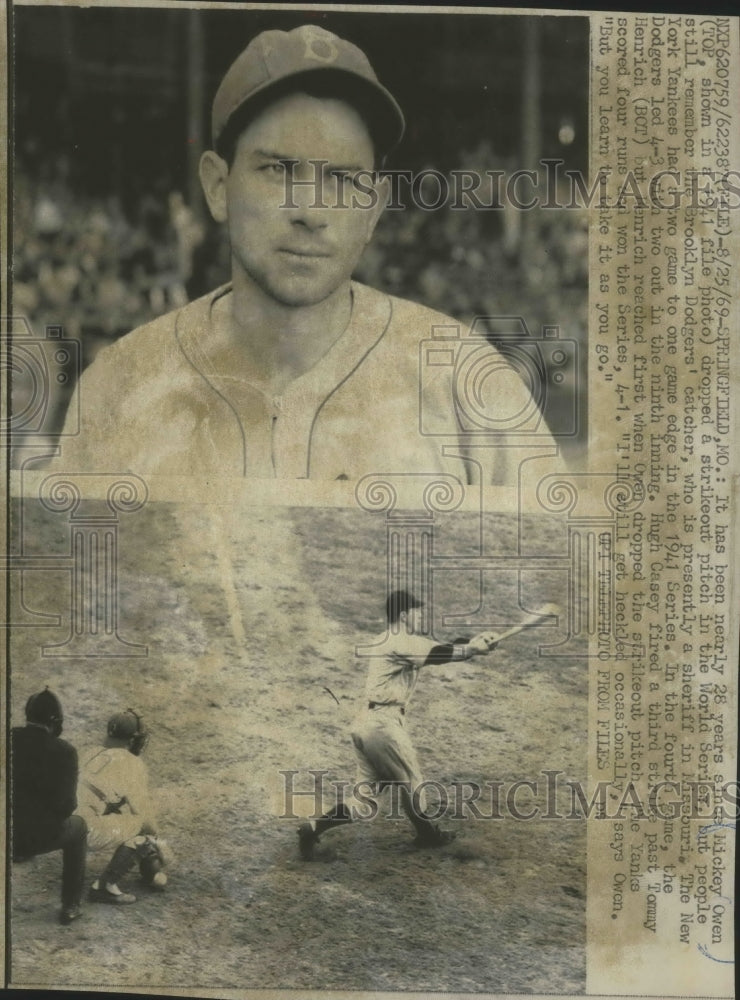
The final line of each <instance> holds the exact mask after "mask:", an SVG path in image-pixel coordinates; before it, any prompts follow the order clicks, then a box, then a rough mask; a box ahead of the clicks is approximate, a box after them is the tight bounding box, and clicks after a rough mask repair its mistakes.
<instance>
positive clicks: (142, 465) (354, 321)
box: [52, 282, 562, 486]
mask: <svg viewBox="0 0 740 1000" xmlns="http://www.w3.org/2000/svg"><path fill="white" fill-rule="evenodd" d="M351 287H352V312H351V319H350V323H349V325H348V327H347V329H346V330H345V332H344V333H343V334H342V336H340V337H339V338H338V340H337V341H336V342H335V343H334V344H333V346H332V347H331V348H330V349H329V350H328V351H327V353H326V354H325V355H324V356H323V357H322V358H321V359H320V360H319V361H318V362H317V363H316V364H315V365H314V366H313V367H312V368H311V369H310V370H309V371H307V372H305V373H304V374H303V375H301V376H300V377H298V378H296V379H295V380H293V381H292V382H291V383H290V384H289V385H288V387H287V388H286V389H285V391H284V393H283V394H282V396H280V397H269V396H267V395H266V394H265V392H264V391H263V388H262V387H260V386H259V385H258V384H257V382H258V379H257V378H256V376H253V375H252V373H250V371H249V370H248V368H247V366H246V361H245V363H244V366H242V367H241V368H240V369H239V370H235V368H234V365H233V357H232V359H231V364H230V365H229V367H228V368H225V367H224V362H219V361H218V360H217V358H215V357H213V356H211V354H209V345H211V344H212V343H213V341H214V339H215V336H214V330H215V329H216V322H215V317H214V307H215V305H216V303H217V302H219V301H220V300H221V299H223V297H224V296H229V295H230V294H231V287H230V286H229V285H226V286H224V287H222V288H220V289H218V290H217V291H215V292H213V293H211V294H210V295H207V296H205V297H203V298H201V299H198V300H197V301H195V302H193V303H191V304H190V305H188V306H186V307H184V308H182V309H179V310H177V311H175V312H173V313H169V314H168V315H166V316H163V317H161V318H160V319H158V320H155V321H154V322H153V323H150V324H148V325H146V326H144V327H140V328H139V329H137V330H135V331H134V332H133V333H130V334H129V335H128V336H125V337H123V338H121V339H120V340H119V341H117V342H116V343H114V344H112V345H111V346H110V347H108V348H106V349H105V350H104V351H102V352H101V353H100V354H99V356H98V357H97V358H96V360H95V361H94V363H93V364H92V365H91V366H90V367H89V368H88V369H87V370H86V371H85V372H84V374H83V375H82V378H81V380H80V383H79V385H78V387H77V389H76V391H75V394H74V396H73V399H72V402H71V404H70V407H69V410H68V415H67V420H66V423H65V428H64V435H63V436H62V438H61V449H62V450H61V456H60V457H59V458H57V459H56V460H55V461H54V463H53V465H52V471H55V472H61V471H65V472H100V473H104V472H112V473H125V472H130V473H138V474H141V475H172V476H188V477H196V478H201V479H205V478H212V477H219V476H223V477H241V476H247V477H257V478H267V479H272V478H279V479H282V478H287V479H301V478H310V479H319V480H333V479H349V480H358V479H360V478H362V477H363V476H365V475H370V474H380V473H394V472H396V473H398V472H401V473H406V474H414V473H432V474H437V473H448V474H453V475H455V476H457V477H458V478H459V479H460V480H461V481H462V482H463V483H483V484H503V485H511V486H515V485H516V483H517V468H518V462H519V460H520V459H521V458H522V457H528V458H532V457H533V456H534V457H541V458H542V459H543V461H546V466H545V467H543V469H542V472H543V474H547V473H548V472H552V471H562V468H561V466H560V462H559V460H558V459H556V457H555V456H556V455H557V446H556V445H555V442H554V440H553V438H552V437H551V435H550V433H549V431H548V428H547V425H546V423H545V422H544V420H543V419H542V417H541V414H540V411H539V409H538V408H537V406H536V405H535V404H534V401H533V396H532V394H531V393H530V390H529V389H528V388H527V387H526V386H525V384H524V382H523V380H522V378H521V377H520V376H519V375H518V374H517V372H515V371H514V370H513V369H512V368H511V367H510V366H509V365H507V364H506V362H505V361H504V359H503V358H502V356H501V355H500V354H499V353H498V352H497V351H496V350H495V349H494V348H493V347H491V346H490V345H489V344H488V343H487V342H486V341H485V340H481V339H478V340H477V341H475V342H472V341H471V342H469V341H468V340H467V331H466V330H465V328H464V327H462V326H461V324H459V323H457V322H456V321H455V320H453V319H451V318H450V317H449V316H445V315H443V314H441V313H437V312H434V311H432V310H430V309H426V308H424V307H423V306H419V305H416V304H415V303H412V302H407V301H405V300H402V299H398V298H395V297H393V296H389V295H385V294H383V293H381V292H378V291H375V290H374V289H371V288H368V287H367V286H365V285H361V284H359V283H357V282H353V283H352V286H351ZM224 304H225V303H221V305H224ZM212 353H213V352H212ZM460 362H462V368H460ZM492 387H493V388H492ZM491 391H493V392H494V397H493V400H492V399H491V395H490V394H491ZM481 406H485V407H486V413H481V412H480V408H481ZM487 414H488V416H490V417H491V418H492V419H494V418H495V420H498V418H499V417H501V418H502V419H501V421H499V422H498V423H496V424H495V428H496V431H495V435H494V437H493V438H492V437H491V434H490V431H491V428H492V427H493V426H494V425H493V424H490V423H487V422H486V415H487ZM491 441H494V442H495V448H490V447H488V446H487V445H486V442H489V443H490V442H491ZM482 445H483V446H484V447H481V446H482ZM522 449H524V451H522Z"/></svg>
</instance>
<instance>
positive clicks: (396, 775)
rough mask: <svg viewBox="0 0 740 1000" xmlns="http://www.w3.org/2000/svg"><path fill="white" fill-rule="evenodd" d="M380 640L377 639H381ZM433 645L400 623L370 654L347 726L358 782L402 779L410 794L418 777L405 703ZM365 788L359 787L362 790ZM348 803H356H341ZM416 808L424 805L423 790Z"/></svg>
mask: <svg viewBox="0 0 740 1000" xmlns="http://www.w3.org/2000/svg"><path fill="white" fill-rule="evenodd" d="M380 641H382V639H381V640H380ZM437 645H438V644H437V643H436V642H434V641H433V640H431V639H428V638H425V637H424V636H420V635H409V634H408V633H407V632H406V629H405V628H404V627H402V629H401V631H400V632H399V633H398V635H389V636H388V637H387V639H386V641H385V642H383V645H382V646H378V653H377V655H375V656H372V657H370V659H369V666H368V674H367V682H366V685H365V704H364V705H363V708H362V710H361V711H360V713H359V715H358V716H357V718H356V719H355V721H354V723H353V725H352V730H351V733H352V742H353V743H354V745H355V751H356V753H357V760H358V770H357V781H358V784H359V783H360V782H368V783H370V784H371V785H373V786H375V788H376V790H377V792H378V793H380V792H381V791H382V790H383V788H384V787H385V785H386V784H387V783H389V782H407V783H408V785H409V788H410V791H411V794H412V795H413V793H414V790H415V789H417V788H418V787H419V785H421V783H422V782H423V780H424V779H423V777H422V774H421V768H420V767H419V762H418V759H417V756H416V751H415V749H414V747H413V744H412V743H411V739H410V737H409V735H408V732H407V730H406V708H407V706H408V704H409V702H410V701H411V697H412V695H413V692H414V688H415V687H416V683H417V681H418V679H419V669H420V667H421V666H422V665H423V664H424V663H425V661H426V659H427V657H428V655H429V653H430V651H431V650H432V649H433V648H434V647H435V646H437ZM363 791H364V789H363ZM345 804H346V805H348V806H350V807H351V805H354V804H355V803H350V802H349V801H348V802H347V803H345ZM415 807H416V808H417V809H420V810H421V811H423V810H425V808H426V799H425V796H424V793H423V789H422V791H421V794H420V795H419V797H418V799H417V802H416V803H415Z"/></svg>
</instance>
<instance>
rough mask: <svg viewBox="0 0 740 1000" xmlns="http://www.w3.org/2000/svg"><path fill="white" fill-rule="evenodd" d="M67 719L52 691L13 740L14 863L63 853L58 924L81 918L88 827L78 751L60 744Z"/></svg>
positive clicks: (37, 697) (29, 711)
mask: <svg viewBox="0 0 740 1000" xmlns="http://www.w3.org/2000/svg"><path fill="white" fill-rule="evenodd" d="M63 727H64V713H63V711H62V705H61V702H60V701H59V699H58V698H57V696H56V695H55V694H54V692H53V691H50V690H49V688H48V687H47V688H45V689H44V690H43V691H40V692H38V694H32V695H31V697H30V698H29V699H28V701H27V702H26V725H25V726H17V727H15V728H14V729H13V731H12V734H11V750H10V764H11V778H10V790H11V801H12V812H11V838H12V850H13V860H14V861H24V860H27V859H29V858H32V857H34V856H35V855H37V854H48V853H51V852H52V851H61V852H62V907H61V910H60V912H59V921H60V923H62V924H71V923H72V922H73V921H75V920H77V919H78V918H79V917H81V916H82V908H81V901H82V890H83V885H84V881H85V863H86V857H87V826H86V824H85V820H84V819H83V818H82V816H81V815H78V814H77V813H76V809H77V778H78V759H77V751H76V750H75V748H74V747H73V746H72V745H71V744H70V743H67V741H66V740H63V739H61V734H62V731H63Z"/></svg>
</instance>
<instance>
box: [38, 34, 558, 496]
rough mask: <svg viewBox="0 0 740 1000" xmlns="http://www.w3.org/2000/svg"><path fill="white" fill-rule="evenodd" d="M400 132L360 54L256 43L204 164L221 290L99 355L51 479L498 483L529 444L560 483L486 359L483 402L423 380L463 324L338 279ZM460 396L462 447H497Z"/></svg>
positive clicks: (511, 391) (393, 107)
mask: <svg viewBox="0 0 740 1000" xmlns="http://www.w3.org/2000/svg"><path fill="white" fill-rule="evenodd" d="M405 128H406V123H405V119H404V114H403V112H402V110H401V108H400V107H399V105H398V103H397V102H396V100H395V98H394V97H393V95H392V94H391V93H390V92H389V91H388V90H387V89H386V88H385V87H384V86H383V84H382V82H381V81H380V80H379V79H378V77H377V76H376V74H375V71H374V70H373V68H372V66H371V65H370V62H369V61H368V59H367V57H366V55H365V54H364V52H362V51H361V50H360V48H358V47H357V46H356V45H355V44H353V43H351V42H349V41H347V40H346V39H344V38H340V37H338V36H337V35H336V34H334V33H332V32H330V31H327V30H326V29H324V28H322V27H319V26H317V25H309V24H307V25H302V26H300V27H298V28H294V29H292V30H290V31H282V30H267V31H263V32H262V33H260V34H259V35H257V37H255V38H253V39H252V40H251V41H250V42H249V44H248V45H247V46H246V48H245V49H244V51H243V52H242V53H241V54H240V55H239V56H238V58H237V59H236V60H235V61H234V63H233V64H232V65H231V67H230V68H229V69H228V71H227V72H226V74H225V76H224V77H223V79H222V81H221V84H220V86H219V87H218V90H217V92H216V94H215V97H214V100H213V105H212V112H211V134H212V147H211V148H210V149H208V150H206V151H205V152H204V153H203V155H202V157H201V160H200V180H201V184H202V189H203V192H204V195H205V198H206V201H207V204H208V208H209V210H210V213H211V215H212V216H213V218H214V219H215V220H216V221H217V222H218V223H220V224H223V226H225V228H226V231H227V233H228V237H229V246H230V250H229V254H230V270H231V280H230V281H229V282H228V283H226V284H224V285H222V286H221V287H219V288H217V289H216V290H215V291H213V292H211V293H209V294H207V295H205V296H203V297H201V298H199V299H197V300H196V301H194V302H191V303H190V304H188V305H185V306H183V307H181V308H178V309H176V310H174V311H173V312H170V313H167V314H166V315H164V316H162V317H161V318H159V319H157V320H155V321H154V322H152V323H149V324H147V325H145V326H143V327H140V328H139V329H136V330H134V332H132V333H130V334H128V335H126V336H124V337H122V338H121V339H119V340H118V341H116V342H115V343H113V344H112V345H110V346H109V347H107V348H106V349H105V350H103V351H102V352H101V353H100V354H99V355H98V356H97V358H96V360H95V361H94V362H93V364H92V365H91V366H90V367H89V368H88V369H87V370H86V371H85V372H84V373H83V375H82V378H81V381H80V383H79V385H78V388H77V390H76V393H75V397H74V398H73V401H72V403H71V405H70V409H69V413H70V414H71V416H69V417H68V421H70V423H69V424H68V427H67V430H66V431H65V436H64V437H63V438H62V439H61V441H62V445H61V454H60V455H59V456H58V457H57V459H56V461H55V462H54V463H53V468H54V469H55V470H57V471H62V470H64V471H80V472H95V471H109V470H116V471H120V472H134V473H138V474H145V475H146V474H158V475H175V476H195V477H198V478H207V477H212V476H227V477H245V476H246V477H258V478H266V479H272V478H278V479H320V480H337V479H340V480H341V479H348V480H357V479H359V478H361V477H362V476H364V475H367V474H372V473H377V472H394V471H403V472H410V473H414V472H420V473H421V472H423V473H437V472H446V473H451V474H454V475H457V476H458V477H459V478H460V479H461V480H462V481H463V482H465V483H482V484H509V485H513V484H515V483H516V481H517V470H518V458H517V451H516V448H515V447H514V446H515V445H518V444H520V443H521V438H518V439H513V438H511V439H510V437H509V435H508V431H507V430H506V428H507V427H509V426H511V427H514V428H515V430H516V432H517V434H519V435H521V434H522V433H528V432H530V431H531V434H529V437H528V444H529V448H530V450H529V457H530V458H531V457H532V455H533V454H534V455H535V456H536V457H539V458H543V459H544V460H546V461H547V463H548V468H547V471H552V470H553V469H557V468H558V462H559V458H558V447H557V445H556V443H555V441H554V439H553V437H552V436H551V434H550V431H549V430H548V427H547V424H546V423H545V422H544V421H542V420H541V414H540V411H539V409H538V407H537V405H536V403H535V402H534V399H533V395H532V392H531V391H530V388H528V387H527V386H526V385H525V383H524V381H523V379H522V377H521V376H520V374H519V373H518V372H517V371H515V370H514V368H513V367H511V366H510V365H509V364H508V363H507V362H506V361H505V360H504V358H503V355H501V354H500V353H499V352H498V351H497V349H496V348H495V347H493V346H492V345H491V344H487V343H486V342H485V341H484V342H483V346H482V350H483V355H482V356H480V357H476V365H475V367H476V371H479V372H481V373H489V374H491V375H492V378H491V380H490V381H489V382H488V384H487V386H486V387H485V389H483V390H481V382H480V380H479V382H478V383H477V384H476V385H472V383H471V384H470V385H468V384H467V383H466V384H465V385H463V387H462V388H460V386H459V385H457V384H456V382H455V375H454V368H453V367H452V366H450V365H449V364H447V363H445V364H442V363H440V364H439V365H436V363H435V364H432V362H429V365H428V366H427V367H424V371H423V372H422V371H421V368H422V367H423V366H421V365H420V349H421V345H422V343H423V342H424V341H428V340H429V339H430V338H433V337H435V336H441V333H440V331H442V333H444V335H445V336H446V337H448V338H452V340H454V341H455V343H453V344H452V345H443V346H446V347H447V353H448V354H449V353H450V352H454V350H455V348H456V346H457V344H458V343H459V340H458V339H457V338H459V337H461V336H464V330H463V328H462V327H461V325H460V324H459V323H458V322H456V321H455V320H453V319H451V318H450V317H449V316H446V315H444V314H443V313H440V312H435V311H433V310H431V309H427V308H425V307H424V306H422V305H418V304H416V303H413V302H410V301H406V300H404V299H402V298H398V297H396V296H393V295H389V294H386V293H384V292H380V291H376V290H375V289H373V288H370V287H368V286H367V285H365V284H362V283H361V282H359V281H356V280H354V279H353V273H354V271H355V268H356V266H357V264H358V261H359V259H360V257H361V255H362V253H363V251H364V250H365V248H366V246H367V245H368V243H369V242H370V240H371V239H372V236H373V232H374V230H375V227H376V224H377V222H378V219H379V218H380V215H381V213H382V212H383V209H384V207H385V205H386V203H387V200H388V198H389V190H390V189H389V183H388V178H387V176H383V173H382V169H381V168H382V166H383V163H384V158H385V157H386V154H387V153H388V152H389V150H391V149H392V148H394V147H395V146H396V145H397V144H398V143H399V142H400V141H401V139H402V137H403V134H404V131H405ZM479 346H480V345H479ZM468 374H470V373H468ZM473 375H474V373H473ZM471 377H472V376H471ZM474 380H475V379H474V378H473V381H474ZM491 385H493V387H494V388H493V389H491V388H490V387H491ZM481 391H482V396H481ZM471 393H472V394H473V396H471V395H470V394H471ZM461 394H462V396H463V397H465V398H462V399H461ZM468 397H470V399H471V400H472V401H473V402H474V403H475V406H477V407H478V408H481V407H482V409H483V411H484V412H483V415H482V416H480V415H479V416H478V417H476V418H475V419H476V420H479V421H480V420H483V421H484V423H483V424H482V425H476V426H475V427H474V428H473V429H474V430H475V431H476V432H479V431H480V426H484V427H485V426H486V425H485V420H486V419H489V418H490V419H491V420H493V421H494V422H495V421H496V420H498V421H499V423H498V424H496V426H497V428H498V429H497V431H496V434H495V444H496V446H495V447H491V448H481V447H480V441H479V439H476V440H475V444H476V447H471V438H470V435H469V434H467V432H468V431H469V430H470V429H471V427H470V423H469V422H467V423H466V418H465V416H464V411H465V405H466V401H467V400H468ZM522 415H524V416H522ZM509 418H511V419H509ZM78 419H79V427H78V425H77V421H78ZM507 421H508V424H507ZM73 425H74V426H73ZM422 425H423V426H424V427H431V428H434V429H435V430H434V431H433V432H427V431H425V430H424V429H423V426H422ZM440 428H441V430H440ZM502 428H503V429H502ZM532 449H534V451H532ZM552 463H555V464H554V465H553V464H552Z"/></svg>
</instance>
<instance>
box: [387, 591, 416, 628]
mask: <svg viewBox="0 0 740 1000" xmlns="http://www.w3.org/2000/svg"><path fill="white" fill-rule="evenodd" d="M423 607H424V602H423V601H420V600H419V598H418V597H417V596H416V595H415V594H412V593H411V591H410V590H394V591H393V592H392V593H391V594H389V595H388V600H387V601H386V602H385V613H386V617H387V619H388V621H398V616H399V615H400V614H402V612H404V611H410V610H411V609H412V608H423Z"/></svg>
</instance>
